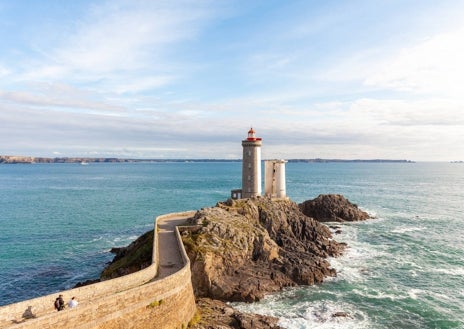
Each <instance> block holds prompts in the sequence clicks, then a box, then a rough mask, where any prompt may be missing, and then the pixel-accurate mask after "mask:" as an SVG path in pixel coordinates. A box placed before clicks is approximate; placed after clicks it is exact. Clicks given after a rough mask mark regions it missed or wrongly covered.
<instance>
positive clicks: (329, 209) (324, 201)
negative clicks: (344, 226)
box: [298, 194, 370, 222]
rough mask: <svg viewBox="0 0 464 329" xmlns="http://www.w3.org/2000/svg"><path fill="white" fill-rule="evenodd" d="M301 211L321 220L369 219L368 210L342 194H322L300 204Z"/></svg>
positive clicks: (350, 220)
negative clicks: (362, 208) (364, 209)
mask: <svg viewBox="0 0 464 329" xmlns="http://www.w3.org/2000/svg"><path fill="white" fill-rule="evenodd" d="M298 206H299V207H300V209H301V211H302V212H303V213H304V214H305V215H306V216H309V217H312V218H314V219H316V220H318V221H320V222H345V221H348V222H352V221H360V220H366V219H369V218H370V216H369V214H368V213H367V212H365V211H362V210H361V209H359V208H358V206H357V205H355V204H353V203H351V202H350V201H348V200H347V199H346V198H345V197H344V196H343V195H340V194H321V195H319V196H318V197H317V198H315V199H313V200H307V201H305V202H303V203H300V204H299V205H298Z"/></svg>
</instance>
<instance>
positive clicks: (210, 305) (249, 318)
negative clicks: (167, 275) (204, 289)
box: [189, 298, 281, 329]
mask: <svg viewBox="0 0 464 329" xmlns="http://www.w3.org/2000/svg"><path fill="white" fill-rule="evenodd" d="M196 302H197V307H198V309H199V312H200V314H201V317H200V319H199V321H198V323H194V324H192V323H191V324H190V325H189V328H191V329H218V328H221V329H281V327H280V326H278V325H277V322H278V320H279V319H277V318H274V317H270V316H264V315H259V314H249V313H242V312H240V311H237V310H236V309H234V308H232V307H231V306H229V305H227V304H226V303H224V302H221V301H219V300H214V299H210V298H200V299H198V300H197V301H196Z"/></svg>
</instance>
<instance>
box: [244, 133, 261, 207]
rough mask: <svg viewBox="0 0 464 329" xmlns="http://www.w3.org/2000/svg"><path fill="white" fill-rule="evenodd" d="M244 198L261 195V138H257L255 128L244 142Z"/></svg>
mask: <svg viewBox="0 0 464 329" xmlns="http://www.w3.org/2000/svg"><path fill="white" fill-rule="evenodd" d="M242 147H243V159H242V161H243V162H242V195H241V197H242V198H252V197H256V196H259V195H261V138H258V137H256V134H255V131H254V130H253V128H250V130H249V131H248V137H247V139H245V140H243V141H242Z"/></svg>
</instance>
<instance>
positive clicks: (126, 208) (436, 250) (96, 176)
mask: <svg viewBox="0 0 464 329" xmlns="http://www.w3.org/2000/svg"><path fill="white" fill-rule="evenodd" d="M240 171H241V163H169V164H166V163H163V164H160V163H151V164H148V163H147V164H141V163H138V164H91V165H89V166H79V165H71V164H53V165H4V166H0V175H1V182H2V185H1V186H0V209H1V212H0V214H1V216H0V221H1V225H2V231H1V239H0V268H1V269H2V271H1V272H0V305H2V304H7V303H11V302H14V301H19V300H23V299H26V298H32V297H35V296H38V295H43V294H47V293H52V292H54V291H58V290H61V289H65V288H70V287H72V286H73V285H74V284H75V283H77V282H79V281H84V280H86V279H90V278H95V277H96V276H98V274H99V273H100V271H101V269H102V268H103V266H104V265H105V263H106V262H108V261H109V260H110V259H111V258H112V255H111V254H110V253H109V252H108V251H109V249H110V248H111V247H114V246H123V245H127V244H128V243H129V242H130V241H132V240H133V239H135V238H136V237H137V236H139V235H141V234H142V233H144V232H146V231H148V230H149V229H151V227H152V222H153V218H154V217H155V216H157V215H159V214H163V213H167V212H175V211H184V210H190V209H199V208H201V207H207V206H213V205H214V204H215V203H216V202H217V201H222V200H225V199H227V198H228V197H229V193H230V192H229V191H230V190H231V189H233V188H238V187H240V185H241V172H240ZM287 193H288V195H289V196H290V197H291V199H293V200H294V201H296V202H302V201H304V200H307V199H311V198H314V197H316V196H317V195H318V194H322V193H340V194H344V195H345V196H346V197H347V198H348V199H350V200H351V201H352V202H355V203H357V204H358V205H359V206H361V207H362V208H363V209H365V210H367V211H369V212H370V213H372V214H375V215H376V217H377V219H374V220H370V221H368V222H363V223H354V224H341V226H342V234H339V235H336V236H335V238H336V239H337V240H338V241H345V242H347V243H348V245H349V246H350V248H349V249H348V251H347V252H346V254H345V255H344V256H343V257H341V258H337V259H331V263H332V264H333V266H334V267H335V268H336V269H337V271H338V276H337V277H336V278H334V279H329V280H327V281H326V282H325V283H324V284H321V285H319V286H311V287H299V288H293V289H289V290H286V291H285V292H283V293H279V294H276V295H272V296H269V297H267V298H266V299H265V300H263V301H262V302H259V303H254V304H244V305H243V304H239V305H237V307H239V308H241V309H243V310H247V311H254V312H259V313H264V314H269V315H274V316H277V317H279V318H280V322H281V325H282V326H283V327H285V328H292V329H293V328H463V327H464V318H463V315H462V314H461V313H462V311H461V310H462V309H464V293H463V287H464V279H463V277H464V276H463V274H464V257H463V250H464V248H463V247H464V243H463V241H462V236H463V235H464V202H463V201H464V166H463V165H462V164H447V163H415V164H401V163H389V164H382V163H372V164H368V163H328V164H302V163H289V164H287ZM337 312H345V313H347V314H348V316H347V317H333V314H335V313H337Z"/></svg>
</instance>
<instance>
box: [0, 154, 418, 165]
mask: <svg viewBox="0 0 464 329" xmlns="http://www.w3.org/2000/svg"><path fill="white" fill-rule="evenodd" d="M241 161H242V160H241V159H127V158H88V157H55V158H48V157H32V156H12V155H0V164H21V163H23V164H33V163H82V164H84V163H85V164H88V163H124V162H241ZM287 161H288V162H290V163H292V162H306V163H329V162H374V163H384V162H387V163H414V161H411V160H389V159H369V160H363V159H353V160H345V159H320V158H316V159H289V160H287Z"/></svg>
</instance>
